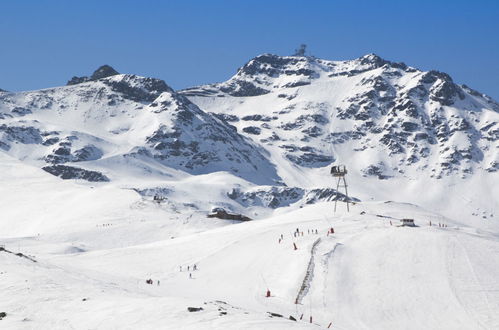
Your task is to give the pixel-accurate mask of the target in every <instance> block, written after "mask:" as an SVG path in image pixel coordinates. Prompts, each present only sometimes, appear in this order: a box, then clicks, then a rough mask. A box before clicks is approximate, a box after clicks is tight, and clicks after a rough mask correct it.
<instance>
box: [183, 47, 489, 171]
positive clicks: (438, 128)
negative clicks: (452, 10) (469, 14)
mask: <svg viewBox="0 0 499 330" xmlns="http://www.w3.org/2000/svg"><path fill="white" fill-rule="evenodd" d="M241 82H244V85H248V84H249V85H253V86H256V87H260V88H264V89H265V90H266V93H265V95H263V94H262V95H253V94H251V95H250V94H247V95H245V97H242V98H241V96H240V95H238V96H237V98H236V97H234V95H233V94H231V93H230V92H227V91H226V90H225V89H224V88H225V87H227V86H229V85H230V86H236V85H237V86H239V85H241ZM302 83H303V84H302ZM307 84H308V85H307ZM181 93H183V94H185V95H187V96H189V97H190V98H191V99H192V100H193V101H194V102H195V103H196V104H198V105H199V106H200V107H201V108H203V109H206V110H208V111H213V112H215V113H217V116H219V117H224V118H230V120H231V123H232V124H233V125H234V126H235V127H237V129H238V132H240V133H241V134H246V135H247V136H248V137H251V138H253V139H255V135H258V139H259V140H258V141H259V142H260V143H262V145H264V146H265V147H266V148H269V149H271V150H274V148H275V147H276V146H277V147H279V148H280V150H281V153H282V155H283V156H284V157H285V158H286V159H288V160H289V161H290V162H292V163H294V164H296V165H299V166H302V167H323V166H326V165H328V164H329V163H331V162H332V161H335V160H336V159H337V158H342V159H349V158H352V157H351V156H352V155H350V154H343V155H340V156H341V157H337V155H336V154H335V153H336V152H335V150H337V148H338V147H340V146H341V148H342V150H345V148H347V149H349V150H351V151H353V152H356V153H357V152H362V153H365V154H371V153H375V154H377V155H379V156H380V157H379V159H374V162H372V161H371V162H369V163H367V162H363V161H361V162H358V163H356V164H355V165H357V167H356V170H357V171H360V172H362V173H363V174H364V175H366V176H374V177H377V178H379V179H389V178H391V177H393V176H396V175H399V174H404V175H408V174H407V173H408V172H411V173H413V174H411V176H412V175H414V176H415V177H417V174H415V173H414V172H417V171H423V170H424V171H429V172H430V173H431V176H432V177H434V178H437V179H438V178H441V177H443V176H446V175H452V174H459V175H460V176H462V177H466V176H470V175H472V174H473V172H474V171H476V170H477V169H478V170H481V169H487V171H494V168H495V165H490V164H496V163H497V162H499V158H498V156H497V153H494V152H493V150H494V149H495V148H497V145H498V143H499V142H498V141H499V124H497V123H498V122H499V116H498V113H499V104H497V102H495V101H493V100H492V99H491V98H490V97H487V96H486V95H483V94H481V93H479V92H477V91H474V90H472V89H471V88H469V87H468V86H459V85H457V84H455V83H454V82H453V80H452V78H451V77H450V76H449V75H447V74H445V73H443V72H439V71H434V70H433V71H428V72H423V71H420V70H417V69H415V68H411V67H409V66H407V65H405V64H404V63H394V62H391V61H387V60H384V59H382V58H381V57H379V56H377V55H375V54H368V55H366V56H363V57H360V58H358V59H355V60H350V61H325V60H321V59H316V58H313V57H305V56H284V57H282V56H276V55H270V54H264V55H261V56H258V57H256V58H254V59H253V60H251V61H249V62H248V63H247V64H246V65H245V66H243V67H242V68H241V69H239V70H238V72H237V74H236V75H235V76H233V77H232V78H231V79H229V80H228V81H227V82H223V83H219V84H213V85H205V86H199V87H194V88H190V89H187V90H185V91H181ZM220 96H223V98H220ZM222 100H223V101H222ZM248 109H252V110H251V111H252V113H253V114H252V115H248ZM254 109H262V110H261V111H258V112H256V111H255V110H254ZM263 120H265V121H264V123H262V124H259V125H258V126H257V125H254V124H255V123H256V122H258V121H263ZM248 121H252V124H253V126H249V127H248V125H245V124H243V123H242V122H248ZM362 159H367V158H362ZM385 159H389V160H390V161H388V162H386V161H385ZM383 161H385V163H384V167H383V168H382V167H380V166H379V162H383ZM386 173H390V174H389V175H388V174H386Z"/></svg>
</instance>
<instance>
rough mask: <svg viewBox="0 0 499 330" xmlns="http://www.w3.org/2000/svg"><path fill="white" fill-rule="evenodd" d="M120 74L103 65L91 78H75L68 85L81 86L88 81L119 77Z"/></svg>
mask: <svg viewBox="0 0 499 330" xmlns="http://www.w3.org/2000/svg"><path fill="white" fill-rule="evenodd" d="M118 74H119V72H118V71H116V70H115V69H113V68H112V67H110V66H109V65H103V66H101V67H99V68H98V69H97V70H95V71H94V73H93V74H92V75H91V76H90V77H85V76H83V77H73V78H71V79H70V80H69V81H68V83H67V85H76V84H81V83H84V82H87V81H94V80H99V79H102V78H107V77H111V76H115V75H118Z"/></svg>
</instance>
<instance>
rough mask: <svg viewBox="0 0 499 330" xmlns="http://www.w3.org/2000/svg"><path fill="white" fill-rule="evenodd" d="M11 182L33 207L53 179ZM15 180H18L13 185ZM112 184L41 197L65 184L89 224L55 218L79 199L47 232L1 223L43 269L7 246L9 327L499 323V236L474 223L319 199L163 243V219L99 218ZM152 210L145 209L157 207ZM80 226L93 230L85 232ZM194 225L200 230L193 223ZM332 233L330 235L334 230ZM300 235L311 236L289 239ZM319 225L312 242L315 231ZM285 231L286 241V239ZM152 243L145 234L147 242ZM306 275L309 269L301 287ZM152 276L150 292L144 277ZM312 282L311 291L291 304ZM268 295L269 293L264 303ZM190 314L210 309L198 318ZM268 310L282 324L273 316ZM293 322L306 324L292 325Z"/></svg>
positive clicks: (3, 270)
mask: <svg viewBox="0 0 499 330" xmlns="http://www.w3.org/2000/svg"><path fill="white" fill-rule="evenodd" d="M12 161H13V162H16V161H15V160H12ZM2 163H3V164H6V163H7V160H5V159H4V162H2ZM4 166H6V165H4ZM10 168H11V169H12V168H13V167H12V166H11V167H10ZM29 171H31V177H30V176H29V175H27V173H28V172H29ZM16 174H17V175H20V174H23V175H22V178H17V180H18V181H19V186H18V189H17V190H15V189H14V190H12V200H10V201H9V202H10V203H14V200H16V199H18V198H19V197H21V196H26V198H28V199H29V198H30V197H29V196H28V194H27V193H28V191H31V190H33V188H32V187H34V189H35V190H36V186H33V184H32V183H33V182H35V181H37V182H42V181H44V180H45V181H47V182H50V181H52V180H56V178H53V177H51V176H50V175H48V174H46V173H44V172H42V171H40V170H38V169H30V168H29V167H27V166H26V165H24V166H23V165H19V164H18V166H17V167H15V169H12V170H11V172H10V173H6V174H3V175H2V177H1V179H2V182H4V183H5V182H8V181H9V180H12V178H13V177H15V175H16ZM23 181H24V182H23ZM28 181H30V182H31V183H30V186H29V187H30V188H28V186H27V185H26V182H28ZM4 186H5V185H2V187H4ZM9 186H15V185H14V184H13V182H9ZM23 186H24V188H23ZM43 186H44V187H49V183H44V185H43ZM105 189H109V188H104V187H94V188H92V187H91V186H86V185H77V184H75V183H73V182H67V187H64V186H61V187H60V188H59V192H56V191H55V189H53V190H50V189H47V190H46V191H45V193H44V194H43V195H42V194H41V193H39V194H40V196H43V201H46V202H47V203H48V202H50V201H51V199H50V198H54V199H57V198H58V194H62V193H63V190H65V193H66V194H67V193H69V192H70V193H71V195H72V196H74V198H76V199H78V197H81V198H84V197H85V196H86V198H87V200H86V205H87V208H88V209H90V210H88V211H87V212H89V213H87V214H92V213H91V212H92V210H91V209H92V208H93V207H94V205H95V207H96V209H94V210H93V212H96V213H95V214H94V215H93V216H92V217H88V218H86V217H81V218H77V217H64V216H63V215H62V216H61V214H64V213H65V212H62V211H61V208H62V207H64V208H66V211H67V212H68V213H70V210H71V208H72V207H74V206H76V205H77V203H75V202H74V201H70V202H68V203H66V202H65V201H61V203H60V204H62V205H60V206H57V205H55V204H57V203H54V204H45V206H46V210H45V212H44V218H43V227H44V228H46V230H45V231H41V232H40V233H39V235H32V236H24V237H20V236H19V235H15V234H16V233H17V232H18V231H19V230H20V229H19V228H17V227H16V226H8V222H7V221H6V220H5V218H3V217H2V225H3V226H2V242H3V243H4V244H5V248H6V249H8V250H11V251H13V252H16V253H17V252H18V251H20V252H22V253H23V254H25V255H29V256H33V257H34V259H35V260H36V261H37V262H36V263H35V262H32V261H30V260H28V259H26V258H21V257H19V256H16V255H13V254H10V253H6V252H0V258H1V263H0V276H1V281H0V290H1V292H2V298H3V299H1V300H0V311H6V312H7V317H5V318H4V319H3V320H1V322H2V323H1V325H2V328H4V327H5V328H7V329H89V328H90V329H137V328H140V329H200V328H202V329H221V328H229V329H283V328H296V329H319V328H326V327H327V326H328V325H329V323H330V322H332V324H333V325H332V328H333V329H402V328H403V329H495V328H497V327H498V325H499V316H498V314H497V310H498V308H499V267H498V266H497V265H499V240H498V237H497V233H496V232H491V231H485V230H479V229H475V228H472V227H467V226H464V225H462V224H461V223H459V222H455V221H452V220H450V219H447V218H444V217H442V216H441V215H438V214H434V213H432V212H429V211H427V210H424V209H421V208H420V207H417V206H415V205H412V204H406V203H395V202H363V203H357V204H355V205H353V206H351V212H349V213H347V212H346V210H345V207H344V205H339V210H338V212H337V213H336V214H333V213H332V204H331V203H319V204H316V205H310V206H305V207H302V208H299V207H298V208H294V207H289V208H286V209H280V210H279V212H276V213H275V214H274V215H272V216H269V217H268V218H266V219H261V220H256V221H250V222H245V223H239V224H232V225H227V224H228V223H227V222H224V221H222V220H218V221H215V222H213V219H199V220H198V222H196V223H189V222H188V223H181V224H180V225H179V224H178V221H174V223H176V226H177V227H175V230H176V232H177V236H174V237H171V236H166V235H163V237H159V236H160V235H158V234H157V233H156V232H157V231H158V223H162V224H163V225H166V224H168V223H169V222H172V221H170V220H167V219H165V218H164V217H163V218H161V217H159V218H160V219H158V220H157V222H155V221H149V222H145V223H143V226H142V227H140V230H138V228H139V227H137V226H136V225H135V224H134V223H133V221H130V222H127V221H125V220H131V219H132V218H133V216H131V215H123V214H122V215H116V214H105V213H103V214H102V215H101V216H100V217H97V216H96V214H97V213H99V212H101V210H100V208H99V207H100V206H99V203H98V201H99V200H102V199H104V198H106V197H105V196H104V195H102V193H103V192H102V191H100V190H105ZM6 195H7V194H6V193H5V192H4V191H2V196H6ZM128 198H130V197H129V196H128V195H127V194H123V195H122V196H119V195H116V194H113V200H114V201H115V203H117V204H116V206H119V205H120V204H121V203H128V202H130V201H129V200H128ZM19 203H20V204H19V205H20V206H22V201H20V202H19ZM89 205H90V207H89ZM2 208H3V209H4V208H5V205H3V206H2ZM147 209H148V207H145V208H144V209H142V211H141V212H150V214H154V213H159V214H161V212H163V211H161V210H160V209H158V208H155V209H154V208H151V209H150V210H147ZM31 212H38V210H35V211H33V210H31V209H28V208H23V210H19V211H18V213H17V214H16V216H17V217H19V216H20V214H22V213H25V214H28V213H31ZM361 213H362V214H361ZM31 215H32V217H33V218H37V217H38V216H36V215H35V214H34V213H31ZM120 216H121V217H123V219H122V221H121V223H120V224H119V225H118V224H115V225H109V226H98V225H96V224H95V222H96V221H97V219H98V221H100V222H104V223H106V222H108V223H113V222H112V221H113V220H114V221H116V219H117V217H120ZM403 217H409V218H414V219H415V223H416V225H417V227H414V228H409V227H399V226H397V225H398V223H399V221H398V220H397V219H400V218H403ZM12 219H13V218H12ZM61 219H64V222H65V223H64V225H63V226H62V224H61V223H60V221H61ZM390 221H391V225H390ZM430 221H431V222H432V226H429V223H430ZM86 222H90V223H91V224H92V225H91V226H87V227H86V229H85V230H83V229H82V228H81V226H82V224H84V223H86ZM26 223H28V222H26ZM439 223H440V224H442V225H443V224H445V225H446V227H439V226H438V224H439ZM54 224H57V226H55V225H54ZM197 226H203V227H202V230H200V228H197V230H195V229H194V228H193V227H197ZM331 226H332V227H334V230H335V233H334V234H332V235H328V234H327V231H328V229H329V228H330V227H331ZM71 227H72V229H69V228H71ZM297 228H298V229H299V231H300V232H301V231H303V233H304V234H303V236H301V235H300V236H299V237H294V235H293V232H294V231H296V229H297ZM315 229H317V232H318V233H317V234H315V233H310V234H309V232H308V230H315ZM160 232H161V230H160ZM162 233H165V231H163V232H162ZM281 234H282V235H283V237H284V239H283V241H282V242H281V243H279V238H280V235H281ZM144 236H148V237H149V240H148V241H147V242H146V243H144ZM9 237H10V238H9ZM317 241H318V243H317V244H316V248H315V249H314V254H313V262H312V267H309V265H310V264H311V263H310V259H311V258H312V254H311V249H312V246H313V245H314V243H315V242H317ZM111 242H113V243H111ZM119 242H122V243H121V246H120V244H119ZM293 243H295V244H296V245H297V247H298V249H297V250H294V248H293ZM194 264H196V266H197V268H198V269H197V270H196V271H192V269H191V271H189V272H188V271H187V266H190V267H192V266H193V265H194ZM180 266H182V271H180ZM307 269H308V270H309V271H310V270H312V273H313V274H312V276H308V277H307V280H306V281H305V282H304V279H305V278H306V273H307ZM189 273H191V274H192V278H189ZM149 278H151V279H153V281H154V283H153V285H148V284H146V283H145V280H146V279H149ZM158 280H159V281H160V285H159V286H158V285H157V281H158ZM304 284H305V287H306V290H305V291H306V292H305V294H304V295H303V294H302V295H301V297H300V299H299V304H295V302H296V298H297V297H298V295H299V292H300V289H301V288H302V286H303V285H304ZM267 288H268V289H269V290H270V291H271V297H270V298H267V297H265V294H266V290H267ZM187 307H203V308H204V310H203V311H200V312H191V313H190V312H188V311H187ZM221 312H226V315H222V314H221ZM268 312H271V313H277V314H280V315H283V317H282V318H281V317H269V314H268ZM302 314H303V319H302V320H301V321H300V320H299V318H300V316H301V315H302ZM289 316H293V317H295V318H296V319H298V321H297V322H294V321H290V320H288V318H289ZM310 316H312V317H313V319H312V323H310V322H309V321H310Z"/></svg>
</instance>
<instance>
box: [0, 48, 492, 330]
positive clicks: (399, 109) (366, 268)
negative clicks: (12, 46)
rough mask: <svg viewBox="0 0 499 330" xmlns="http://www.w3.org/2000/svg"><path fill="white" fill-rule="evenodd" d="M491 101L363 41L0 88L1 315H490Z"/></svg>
mask: <svg viewBox="0 0 499 330" xmlns="http://www.w3.org/2000/svg"><path fill="white" fill-rule="evenodd" d="M498 111H499V105H498V104H497V103H496V102H495V101H493V100H491V99H490V98H488V97H487V96H485V95H482V94H480V93H478V92H476V91H474V90H472V89H470V88H468V87H466V86H460V85H457V84H455V83H454V82H453V81H452V79H451V78H450V77H449V76H448V75H446V74H444V73H441V72H437V71H430V72H422V71H420V70H417V69H414V68H411V67H409V66H407V65H405V64H403V63H393V62H389V61H386V60H384V59H381V58H379V57H378V56H376V55H373V54H370V55H366V56H364V57H361V58H359V59H355V60H351V61H326V60H321V59H316V58H312V57H297V56H287V57H282V56H276V55H270V54H265V55H261V56H258V57H256V58H255V59H253V60H251V61H250V62H249V63H248V64H246V65H245V66H243V67H242V68H241V69H239V71H238V73H237V74H236V75H235V76H234V77H232V78H231V79H229V80H228V81H227V82H223V83H217V84H213V85H206V86H200V87H194V88H190V89H186V90H183V91H180V92H175V91H174V90H172V89H171V88H170V87H168V85H166V83H164V82H163V81H161V80H158V79H153V78H144V77H139V76H135V75H128V74H119V73H118V72H116V71H115V70H114V69H112V68H111V67H109V66H103V67H101V68H99V69H98V70H97V71H96V72H94V74H93V75H92V76H90V77H73V78H72V79H71V80H70V81H69V83H68V85H67V86H63V87H56V88H50V89H45V90H39V91H28V92H19V93H11V92H2V91H0V148H1V150H0V183H1V185H0V197H1V198H0V209H1V212H2V213H1V216H0V244H1V245H3V246H4V247H2V249H0V259H1V262H0V290H1V292H2V299H0V312H5V313H6V314H7V315H6V316H5V317H3V318H1V319H0V325H1V327H2V328H8V329H10V328H12V329H72V328H74V329H89V328H91V329H225V328H228V329H284V328H297V329H302V328H303V329H308V328H310V329H316V328H327V326H328V325H329V324H330V323H331V328H333V329H334V328H336V329H401V328H403V329H496V328H499V317H498V316H497V310H499V280H498V279H499V257H498V256H499V221H498V220H499V219H498V214H497V207H498V206H499V198H497V196H499V188H498V183H499V180H498V177H499V176H498V174H497V170H498V169H499V168H498V166H499V165H498V164H499V158H498V147H499V145H498V137H499V136H498V134H499V131H498V130H499V126H498V125H499V124H498V122H499V114H498ZM331 164H346V165H347V168H348V170H349V174H348V175H347V181H348V183H349V185H350V186H349V193H350V196H351V198H352V201H355V204H353V205H350V206H351V210H350V212H346V208H345V206H344V205H343V204H342V203H340V204H339V205H338V212H337V213H333V211H332V210H333V203H332V201H334V200H335V199H339V200H345V198H346V197H345V196H344V195H343V194H342V191H340V192H337V191H335V190H334V189H333V188H335V187H336V186H335V182H334V180H333V179H332V178H331V177H330V175H329V168H330V166H331ZM158 197H159V199H157V198H158ZM155 198H156V199H155ZM213 207H217V208H224V209H225V210H227V211H229V212H234V213H241V214H243V215H245V216H247V217H250V218H252V219H254V220H253V221H247V222H243V223H241V222H239V221H235V220H222V219H217V218H207V217H206V216H207V214H208V213H209V211H210V209H212V208H213ZM402 218H413V219H414V221H415V223H416V225H417V227H414V228H411V227H399V223H400V219H402ZM430 224H431V226H430ZM331 227H334V230H335V233H334V234H330V233H328V230H329V229H330V228H331ZM297 229H298V230H299V232H300V234H294V232H295V231H296V230H297ZM315 230H317V233H315ZM301 232H303V234H301ZM281 235H282V239H280V238H281ZM295 245H296V247H297V249H296V250H295V249H294V246H295ZM194 265H196V268H197V269H196V270H193V268H192V267H193V266H194ZM180 267H182V271H180ZM187 267H189V270H187ZM149 278H150V279H152V280H153V284H152V285H151V284H146V282H145V281H146V279H149ZM158 281H159V285H158ZM267 290H270V292H271V297H265V295H266V293H267ZM188 307H202V308H203V310H201V311H197V312H189V311H188V310H187V308H188ZM0 315H1V314H0ZM281 316H282V317H281ZM290 316H291V317H293V318H295V319H296V320H297V321H293V320H290ZM310 317H312V322H310Z"/></svg>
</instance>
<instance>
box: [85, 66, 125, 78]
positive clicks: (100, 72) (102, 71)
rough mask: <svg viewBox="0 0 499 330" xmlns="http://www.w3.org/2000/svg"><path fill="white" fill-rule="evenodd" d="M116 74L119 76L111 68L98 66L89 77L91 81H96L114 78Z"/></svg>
mask: <svg viewBox="0 0 499 330" xmlns="http://www.w3.org/2000/svg"><path fill="white" fill-rule="evenodd" d="M117 74H120V73H119V72H118V71H116V70H115V69H113V68H112V67H111V66H109V65H107V64H104V65H102V66H100V67H99V68H98V69H97V70H95V71H94V73H93V74H92V76H90V79H91V80H97V79H102V78H107V77H110V76H115V75H117Z"/></svg>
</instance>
